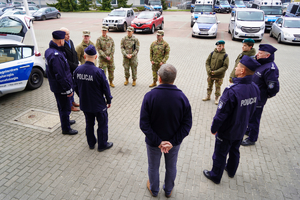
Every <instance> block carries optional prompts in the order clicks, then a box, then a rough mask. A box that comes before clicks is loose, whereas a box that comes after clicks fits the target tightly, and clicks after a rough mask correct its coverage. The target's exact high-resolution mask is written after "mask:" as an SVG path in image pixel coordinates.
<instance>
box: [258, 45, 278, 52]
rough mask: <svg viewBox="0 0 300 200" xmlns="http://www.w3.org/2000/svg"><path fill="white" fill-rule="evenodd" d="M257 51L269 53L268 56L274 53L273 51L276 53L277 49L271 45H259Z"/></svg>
mask: <svg viewBox="0 0 300 200" xmlns="http://www.w3.org/2000/svg"><path fill="white" fill-rule="evenodd" d="M258 50H260V51H266V52H269V53H270V54H273V53H275V51H277V49H276V48H275V47H273V46H272V45H269V44H260V45H259V49H258Z"/></svg>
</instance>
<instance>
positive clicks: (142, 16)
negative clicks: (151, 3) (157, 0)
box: [137, 12, 154, 19]
mask: <svg viewBox="0 0 300 200" xmlns="http://www.w3.org/2000/svg"><path fill="white" fill-rule="evenodd" d="M137 18H138V19H153V18H154V13H151V12H142V13H141V14H139V16H138V17H137Z"/></svg>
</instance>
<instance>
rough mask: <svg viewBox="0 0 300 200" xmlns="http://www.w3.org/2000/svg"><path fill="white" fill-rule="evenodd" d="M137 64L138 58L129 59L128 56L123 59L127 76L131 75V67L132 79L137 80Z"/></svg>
mask: <svg viewBox="0 0 300 200" xmlns="http://www.w3.org/2000/svg"><path fill="white" fill-rule="evenodd" d="M137 65H138V62H137V59H128V58H124V59H123V66H124V72H125V78H129V77H130V73H129V69H130V68H131V73H132V80H136V74H137Z"/></svg>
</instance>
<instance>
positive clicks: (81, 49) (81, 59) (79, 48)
mask: <svg viewBox="0 0 300 200" xmlns="http://www.w3.org/2000/svg"><path fill="white" fill-rule="evenodd" d="M90 44H91V45H93V46H95V44H94V43H93V42H91V41H89V43H88V44H86V43H85V42H84V41H82V42H81V43H80V44H79V45H77V47H76V52H77V57H78V60H79V62H80V64H81V65H83V64H84V63H85V60H84V57H83V55H84V50H85V48H87V47H88V46H89V45H90ZM95 65H96V61H95Z"/></svg>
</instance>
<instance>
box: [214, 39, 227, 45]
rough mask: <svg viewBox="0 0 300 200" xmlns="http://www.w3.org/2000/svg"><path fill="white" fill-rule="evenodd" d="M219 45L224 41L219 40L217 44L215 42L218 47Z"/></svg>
mask: <svg viewBox="0 0 300 200" xmlns="http://www.w3.org/2000/svg"><path fill="white" fill-rule="evenodd" d="M219 44H225V41H224V40H219V41H218V42H216V45H219Z"/></svg>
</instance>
